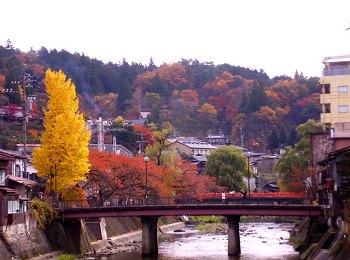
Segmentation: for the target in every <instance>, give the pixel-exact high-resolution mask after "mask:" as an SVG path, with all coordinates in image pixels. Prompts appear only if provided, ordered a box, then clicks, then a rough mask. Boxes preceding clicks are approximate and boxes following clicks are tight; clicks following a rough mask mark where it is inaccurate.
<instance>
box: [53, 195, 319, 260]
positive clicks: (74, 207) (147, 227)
mask: <svg viewBox="0 0 350 260" xmlns="http://www.w3.org/2000/svg"><path fill="white" fill-rule="evenodd" d="M287 202H289V201H287ZM59 214H60V218H61V219H64V220H65V221H66V222H67V221H68V223H70V224H69V226H68V227H67V229H68V232H70V235H72V236H76V235H77V234H80V222H79V223H78V222H75V223H76V224H73V223H74V221H73V222H69V220H77V219H81V218H91V217H140V218H141V222H142V254H143V255H157V253H158V241H157V223H158V217H160V216H183V215H187V216H206V215H216V216H224V217H226V219H227V223H228V255H236V256H237V255H240V254H241V247H240V237H239V221H240V216H244V215H245V216H308V217H318V216H323V215H324V209H323V208H322V207H320V206H312V205H303V204H300V205H296V204H294V205H290V204H287V205H284V204H283V203H281V201H279V203H266V202H261V203H257V201H256V200H254V201H252V200H251V201H250V200H249V199H247V200H243V201H240V203H237V202H236V203H215V204H212V203H193V202H192V203H186V204H172V203H164V201H163V203H159V202H157V203H156V202H155V201H153V202H148V203H138V204H135V203H134V204H127V205H113V204H110V205H108V206H101V207H96V206H86V205H84V204H79V203H77V202H74V203H73V202H68V203H65V204H61V205H60V206H59ZM76 241H79V240H76ZM77 246H78V245H77Z"/></svg>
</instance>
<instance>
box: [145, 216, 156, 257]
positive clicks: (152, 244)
mask: <svg viewBox="0 0 350 260" xmlns="http://www.w3.org/2000/svg"><path fill="white" fill-rule="evenodd" d="M141 222H142V255H145V256H152V255H153V256H155V255H158V241H157V222H158V216H144V217H141Z"/></svg>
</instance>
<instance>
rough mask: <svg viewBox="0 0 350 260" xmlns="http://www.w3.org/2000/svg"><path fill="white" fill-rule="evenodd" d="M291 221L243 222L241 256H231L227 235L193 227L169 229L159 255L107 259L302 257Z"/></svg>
mask: <svg viewBox="0 0 350 260" xmlns="http://www.w3.org/2000/svg"><path fill="white" fill-rule="evenodd" d="M292 227H293V225H292V224H289V223H240V238H241V256H240V257H232V256H231V257H229V256H228V255H227V234H224V233H219V234H212V233H209V234H203V233H200V232H198V231H196V230H195V229H194V228H193V227H186V228H184V229H183V231H184V232H174V231H171V232H168V233H165V234H163V235H162V236H161V237H160V238H159V240H158V241H159V246H158V256H157V257H143V258H142V256H141V253H140V252H130V253H119V254H116V255H113V256H109V257H106V258H103V259H104V260H139V259H143V260H151V259H152V260H153V259H157V260H184V259H189V260H207V259H208V260H211V259H215V260H235V259H240V260H256V259H263V260H273V259H275V260H277V259H278V260H279V259H283V260H285V259H286V260H298V259H300V257H299V254H298V253H297V252H295V251H294V249H293V247H292V246H291V245H289V244H288V239H289V231H290V230H291V229H292Z"/></svg>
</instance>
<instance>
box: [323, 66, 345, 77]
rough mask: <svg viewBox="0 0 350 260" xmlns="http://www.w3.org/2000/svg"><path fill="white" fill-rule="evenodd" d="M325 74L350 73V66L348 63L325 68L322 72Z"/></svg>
mask: <svg viewBox="0 0 350 260" xmlns="http://www.w3.org/2000/svg"><path fill="white" fill-rule="evenodd" d="M322 75H323V76H336V75H350V67H349V66H347V65H343V66H335V67H331V68H325V69H323V72H322Z"/></svg>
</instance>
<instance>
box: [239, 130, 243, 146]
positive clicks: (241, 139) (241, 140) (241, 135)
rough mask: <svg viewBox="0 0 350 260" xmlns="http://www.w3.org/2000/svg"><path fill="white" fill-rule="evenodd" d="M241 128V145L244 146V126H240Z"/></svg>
mask: <svg viewBox="0 0 350 260" xmlns="http://www.w3.org/2000/svg"><path fill="white" fill-rule="evenodd" d="M239 129H240V130H241V147H242V148H243V139H244V137H243V132H242V127H240V128H239Z"/></svg>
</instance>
